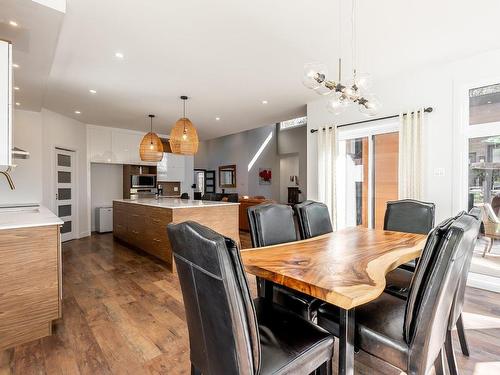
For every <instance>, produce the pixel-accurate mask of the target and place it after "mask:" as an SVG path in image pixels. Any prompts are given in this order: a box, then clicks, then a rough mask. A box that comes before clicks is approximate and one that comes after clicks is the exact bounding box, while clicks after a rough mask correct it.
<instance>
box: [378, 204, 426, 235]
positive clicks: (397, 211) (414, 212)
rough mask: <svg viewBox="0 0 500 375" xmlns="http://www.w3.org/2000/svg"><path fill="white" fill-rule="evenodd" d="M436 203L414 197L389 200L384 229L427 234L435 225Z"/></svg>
mask: <svg viewBox="0 0 500 375" xmlns="http://www.w3.org/2000/svg"><path fill="white" fill-rule="evenodd" d="M434 211H435V205H434V203H427V202H421V201H417V200H414V199H402V200H399V201H390V202H387V209H386V210H385V217H384V229H385V230H393V231H396V232H407V233H421V234H427V233H429V232H430V231H431V229H432V227H433V226H434Z"/></svg>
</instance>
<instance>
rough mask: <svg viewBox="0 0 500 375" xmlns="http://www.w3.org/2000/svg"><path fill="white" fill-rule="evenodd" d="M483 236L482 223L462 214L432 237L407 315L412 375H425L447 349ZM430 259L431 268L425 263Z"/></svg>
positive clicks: (421, 264)
mask: <svg viewBox="0 0 500 375" xmlns="http://www.w3.org/2000/svg"><path fill="white" fill-rule="evenodd" d="M478 233H479V221H478V220H477V219H476V218H474V217H473V216H471V215H467V214H461V215H459V216H458V217H457V218H455V219H451V220H448V221H447V222H446V223H443V224H442V225H440V226H439V227H437V228H436V229H435V230H433V231H432V232H431V234H430V235H429V239H428V242H429V241H431V243H434V245H432V246H429V247H427V246H426V248H425V249H424V252H423V253H422V258H424V259H421V261H420V262H419V264H418V266H417V268H416V270H415V275H414V282H413V283H412V285H411V288H410V294H409V296H408V301H407V306H406V315H405V323H404V329H405V332H404V333H405V340H406V342H407V343H408V345H409V358H408V372H409V373H421V374H424V373H426V371H427V370H428V369H429V368H430V367H431V366H432V365H433V363H434V360H435V359H436V358H437V356H438V354H439V352H440V350H441V348H442V347H443V345H444V341H445V335H446V331H447V329H448V322H449V317H450V312H451V307H452V304H453V301H454V299H455V293H456V290H457V287H458V283H459V280H460V277H461V273H462V270H463V266H464V264H465V261H466V258H467V254H468V252H469V250H470V248H471V246H472V243H473V242H474V241H475V239H476V237H477V235H478ZM425 259H428V265H427V267H424V264H425V263H423V262H424V261H425Z"/></svg>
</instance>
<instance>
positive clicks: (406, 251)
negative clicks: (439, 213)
mask: <svg viewBox="0 0 500 375" xmlns="http://www.w3.org/2000/svg"><path fill="white" fill-rule="evenodd" d="M426 238H427V236H426V235H423V234H414V233H403V232H393V231H385V230H381V229H369V228H365V227H352V228H346V229H341V230H338V231H335V232H331V233H328V234H324V235H321V236H318V237H314V238H310V239H306V240H300V241H294V242H288V243H283V244H278V245H272V246H265V247H259V248H251V249H245V250H241V257H242V261H243V264H244V267H245V270H246V272H248V273H250V274H253V275H255V276H257V277H259V278H260V279H261V280H262V281H263V288H262V292H261V293H262V294H263V296H264V297H265V298H271V299H272V285H273V283H275V284H280V285H284V286H287V287H289V288H291V289H294V290H296V291H299V292H302V293H305V294H308V295H310V296H313V297H315V298H318V299H320V300H322V301H324V302H327V303H329V304H332V305H335V306H337V307H338V308H339V310H340V314H339V318H340V321H339V361H338V374H339V375H352V374H354V332H355V308H356V307H357V306H360V305H363V304H365V303H368V302H370V301H373V300H375V299H376V298H377V297H379V296H380V294H382V292H383V291H384V289H385V276H386V274H387V273H389V272H390V271H392V270H393V269H395V268H396V267H398V266H400V265H401V264H404V263H406V262H408V261H410V260H412V259H415V258H418V257H419V256H420V254H421V252H422V249H423V248H424V246H425V241H426Z"/></svg>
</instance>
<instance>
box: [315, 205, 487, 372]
mask: <svg viewBox="0 0 500 375" xmlns="http://www.w3.org/2000/svg"><path fill="white" fill-rule="evenodd" d="M479 224H480V223H479V221H478V220H477V219H476V218H474V217H472V216H470V215H466V214H463V215H461V216H460V217H458V218H452V219H449V220H447V221H446V222H444V223H442V224H441V225H439V226H438V227H436V228H435V229H434V230H432V231H431V233H430V234H429V236H428V239H427V242H426V245H425V248H424V250H423V252H422V256H421V258H420V261H419V263H418V266H417V268H416V270H415V275H414V277H413V282H412V285H411V287H410V290H409V294H408V299H407V300H404V299H402V298H398V297H396V296H393V295H391V294H387V293H383V294H382V295H381V296H380V297H379V298H378V299H376V300H375V301H373V302H371V303H368V304H366V305H362V306H359V307H358V308H356V313H355V314H356V315H355V319H356V328H355V345H356V347H357V348H359V349H361V350H363V351H365V352H367V353H369V354H371V355H373V356H376V357H378V358H380V359H382V360H384V361H386V362H388V363H390V364H392V365H394V366H396V367H398V368H399V369H401V370H403V371H405V372H406V373H408V374H409V375H416V374H418V375H420V374H426V373H427V371H428V370H429V369H430V368H431V367H432V365H433V364H434V365H435V369H436V374H437V375H442V374H444V369H443V357H444V356H443V352H442V349H443V345H444V343H445V340H446V334H447V331H448V322H449V317H450V310H451V308H452V305H453V303H454V299H455V292H456V290H457V287H458V285H459V282H460V279H461V277H462V270H463V267H464V265H465V263H466V261H467V256H468V253H469V251H470V248H471V246H472V243H473V242H474V241H475V238H476V237H477V234H478V232H479ZM337 315H338V310H337V309H335V308H333V307H331V306H330V305H323V306H322V307H320V309H319V311H318V324H319V325H320V326H322V327H324V328H325V329H327V330H328V331H330V332H332V333H334V334H336V330H338V319H337Z"/></svg>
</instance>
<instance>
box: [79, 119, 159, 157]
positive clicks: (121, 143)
mask: <svg viewBox="0 0 500 375" xmlns="http://www.w3.org/2000/svg"><path fill="white" fill-rule="evenodd" d="M145 134H146V133H142V132H136V131H133V130H127V129H117V128H110V127H105V126H94V125H88V127H87V139H88V155H89V161H90V162H92V163H114V164H137V165H156V163H151V162H144V161H142V160H141V157H140V155H139V145H140V143H141V140H142V138H143V137H144V135H145Z"/></svg>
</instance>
